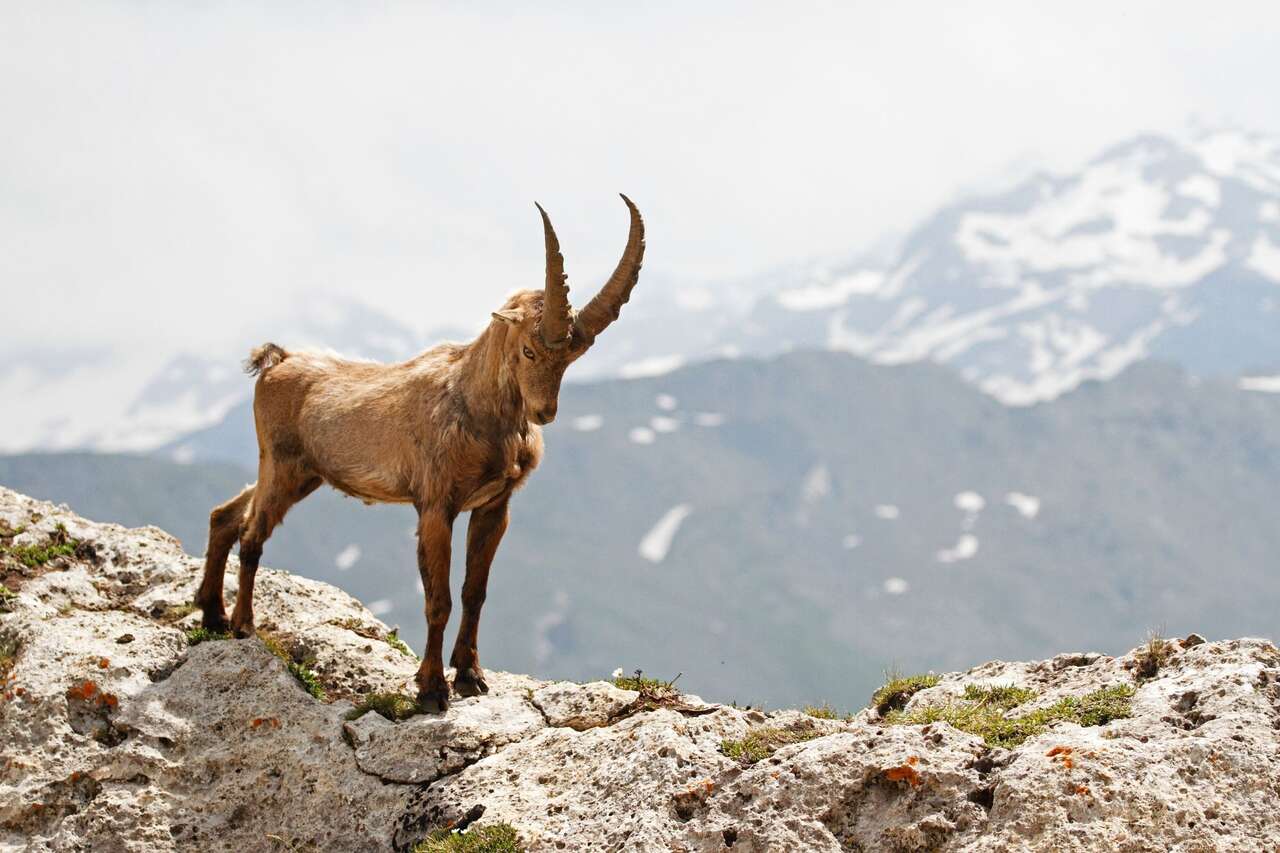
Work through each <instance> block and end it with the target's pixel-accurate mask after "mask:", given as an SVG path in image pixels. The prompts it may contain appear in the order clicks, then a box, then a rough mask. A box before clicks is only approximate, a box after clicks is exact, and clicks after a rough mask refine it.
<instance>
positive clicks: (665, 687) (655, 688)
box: [613, 669, 680, 696]
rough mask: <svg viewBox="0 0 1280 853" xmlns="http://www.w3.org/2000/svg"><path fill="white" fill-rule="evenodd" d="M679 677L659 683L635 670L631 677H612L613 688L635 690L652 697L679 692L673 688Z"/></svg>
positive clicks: (659, 681)
mask: <svg viewBox="0 0 1280 853" xmlns="http://www.w3.org/2000/svg"><path fill="white" fill-rule="evenodd" d="M679 678H680V676H678V675H677V676H676V677H675V678H673V679H671V680H670V681H661V680H659V679H657V678H649V677H647V676H646V675H645V674H644V672H643V671H642V670H639V669H637V670H636V671H635V672H634V673H633V674H631V675H619V676H616V677H614V679H613V686H614V687H619V688H621V689H623V690H635V691H636V692H638V693H641V694H648V695H654V696H669V695H671V694H673V693H678V692H679V691H678V690H676V688H675V683H676V680H677V679H679Z"/></svg>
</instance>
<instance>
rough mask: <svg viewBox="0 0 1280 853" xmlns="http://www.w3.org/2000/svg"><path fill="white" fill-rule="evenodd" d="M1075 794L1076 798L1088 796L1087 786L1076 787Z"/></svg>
mask: <svg viewBox="0 0 1280 853" xmlns="http://www.w3.org/2000/svg"><path fill="white" fill-rule="evenodd" d="M1076 794H1077V795H1078V796H1081V797H1084V796H1088V794H1089V786H1088V785H1076Z"/></svg>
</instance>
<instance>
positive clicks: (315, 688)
mask: <svg viewBox="0 0 1280 853" xmlns="http://www.w3.org/2000/svg"><path fill="white" fill-rule="evenodd" d="M258 637H259V639H261V640H262V645H264V646H266V648H267V651H269V652H271V654H273V655H275V656H276V657H278V658H280V660H281V661H283V662H284V665H285V669H287V670H289V674H290V675H292V676H293V677H294V678H296V679H297V680H298V683H299V684H301V685H302V689H303V690H306V691H307V692H308V693H310V694H311V695H312V696H314V697H315V698H316V699H319V700H320V701H321V702H323V701H325V700H326V699H327V698H328V697H327V696H326V695H325V692H324V685H322V684H321V683H320V676H318V675H316V673H315V670H313V669H312V668H311V666H312V665H313V664H314V663H315V662H316V660H315V658H314V657H310V658H306V659H304V660H295V659H294V657H293V655H291V654H289V653H288V652H287V651H285V649H284V645H283V644H282V643H281V642H280V640H279V638H277V637H275V636H273V635H271V634H267V633H263V632H261V631H260V632H258Z"/></svg>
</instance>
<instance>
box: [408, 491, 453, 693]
mask: <svg viewBox="0 0 1280 853" xmlns="http://www.w3.org/2000/svg"><path fill="white" fill-rule="evenodd" d="M452 534H453V520H452V519H450V518H446V517H445V516H444V515H443V514H441V513H439V512H437V511H434V510H431V509H424V510H422V511H420V513H419V515H418V571H419V573H421V575H422V588H423V590H424V591H425V592H426V598H427V606H426V613H427V649H426V654H424V655H423V657H422V666H420V667H418V676H417V682H418V703H419V704H420V705H421V706H422V708H423V710H425V711H427V712H429V713H441V712H443V711H444V710H445V709H446V708H448V707H449V682H447V681H445V678H444V661H443V659H442V649H443V646H444V628H445V625H446V624H447V623H448V621H449V611H450V609H451V608H452V606H453V602H452V600H451V599H450V596H449V557H450V539H451V538H452Z"/></svg>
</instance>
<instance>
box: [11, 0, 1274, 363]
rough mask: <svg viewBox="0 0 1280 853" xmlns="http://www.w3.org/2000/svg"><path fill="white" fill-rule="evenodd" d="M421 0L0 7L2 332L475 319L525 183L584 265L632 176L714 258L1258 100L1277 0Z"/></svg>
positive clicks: (691, 245) (759, 258) (510, 255)
mask: <svg viewBox="0 0 1280 853" xmlns="http://www.w3.org/2000/svg"><path fill="white" fill-rule="evenodd" d="M534 5H537V6H538V7H540V8H543V9H547V10H550V11H542V12H539V13H538V14H533V13H532V12H530V11H528V9H529V8H530V7H532V6H534ZM375 6H376V8H375ZM695 6H696V11H691V9H692V8H694V7H695ZM427 7H428V4H426V3H412V4H403V5H401V4H395V3H379V4H370V3H359V4H358V3H343V4H327V3H322V2H314V0H308V2H297V3H285V2H271V3H263V2H260V3H194V2H191V3H184V2H142V1H141V0H139V2H129V3H108V2H94V3H87V4H84V5H78V4H73V3H56V2H49V0H31V2H25V3H23V2H7V3H4V4H3V6H0V33H2V34H3V35H2V37H0V38H2V41H3V48H2V49H0V116H2V119H0V120H2V121H3V125H2V130H3V132H0V235H2V236H0V288H2V289H3V293H2V294H0V296H2V297H3V301H0V305H2V306H3V309H2V313H3V314H4V315H5V316H6V320H5V322H4V323H3V326H0V328H2V329H3V332H0V354H5V353H8V354H10V355H12V354H13V353H14V352H15V351H21V350H23V349H26V348H28V347H31V346H40V347H43V348H47V347H50V346H53V347H57V346H60V345H64V344H65V345H70V343H71V342H75V343H76V344H77V345H80V346H97V345H109V346H135V345H138V342H140V341H146V342H148V343H149V344H151V345H153V346H156V347H174V346H182V347H184V348H186V347H190V346H192V345H193V344H194V345H198V344H201V343H203V342H209V341H214V340H216V339H218V337H219V336H220V335H224V334H225V330H226V329H227V328H228V324H240V323H242V322H243V321H244V318H245V317H246V316H251V315H253V314H255V313H259V312H267V313H275V312H280V311H285V310H288V306H289V305H290V304H292V302H293V301H294V300H296V299H298V298H299V296H298V294H299V293H300V292H305V288H307V287H323V288H326V289H332V290H339V291H344V292H348V293H352V294H355V295H357V296H359V297H360V298H362V299H365V300H367V301H368V302H370V303H371V304H374V305H376V306H378V307H380V308H382V309H384V310H390V311H391V312H392V313H394V314H395V315H396V316H398V317H400V318H401V319H402V320H404V321H406V322H408V323H409V324H410V325H413V326H415V327H418V328H424V329H425V328H427V327H431V326H436V325H440V324H442V323H446V322H455V323H462V324H463V325H466V326H474V325H475V324H476V322H477V320H478V319H479V318H483V317H484V316H485V313H486V312H487V311H488V310H490V309H491V308H492V307H495V306H496V304H497V302H498V301H499V300H500V299H501V298H502V296H503V295H504V294H505V293H506V292H507V291H509V290H510V289H512V288H515V287H522V286H539V285H540V283H541V265H542V249H541V235H540V232H539V226H538V220H537V217H536V212H535V211H534V208H533V205H532V202H533V200H534V199H537V200H539V201H541V202H542V203H543V204H544V205H545V206H546V207H547V209H548V210H549V211H550V213H551V214H552V216H553V218H554V221H555V222H556V226H557V229H558V230H559V232H560V236H561V242H562V244H563V246H564V249H565V254H566V257H567V259H568V270H569V274H570V282H571V283H572V284H574V285H575V291H574V292H575V294H581V293H583V292H584V291H585V290H587V289H588V287H589V286H591V285H593V284H594V283H595V282H597V281H598V280H599V279H600V278H601V277H602V276H603V275H605V274H607V271H608V269H610V268H611V267H612V264H613V262H614V260H615V259H616V257H617V254H618V252H619V250H620V249H621V246H622V243H623V241H624V239H625V228H626V217H625V213H624V209H623V207H622V205H621V202H619V201H618V200H617V198H616V196H615V193H616V192H618V191H620V190H621V191H625V192H627V193H628V194H629V195H631V196H632V198H634V199H635V200H636V201H637V202H638V203H639V205H640V207H641V209H642V210H643V211H644V212H645V214H646V219H647V221H648V223H649V254H648V258H647V259H646V261H647V262H646V269H647V270H649V271H651V272H658V273H661V274H664V275H667V276H671V277H676V278H689V279H701V278H724V277H731V276H734V275H739V274H748V273H753V272H759V271H761V270H763V269H767V268H769V267H771V266H774V265H777V264H780V263H785V262H787V261H792V260H798V259H801V258H805V257H810V256H814V255H832V254H835V255H842V254H845V255H847V254H852V253H854V252H856V251H858V250H860V249H861V248H864V247H866V246H868V245H869V244H871V243H872V242H873V241H875V240H876V238H877V237H879V236H881V235H882V234H884V233H885V232H888V231H900V230H902V229H904V228H907V227H909V226H910V225H911V224H912V223H913V221H914V220H915V218H916V217H918V216H921V215H923V214H925V213H927V212H928V211H929V210H930V209H931V208H932V207H933V206H935V205H936V204H938V203H939V202H941V201H944V200H946V199H948V198H950V197H951V196H953V194H954V193H955V192H956V191H957V189H958V188H960V187H962V186H965V185H970V184H972V183H973V182H974V181H975V180H978V179H981V178H983V177H984V176H992V175H995V174H998V173H1000V171H1001V170H1002V169H1004V168H1005V167H1007V165H1008V164H1009V163H1011V162H1013V161H1017V160H1025V159H1027V158H1028V157H1031V158H1033V159H1035V160H1036V161H1037V162H1040V163H1043V164H1046V165H1049V166H1051V167H1058V168H1061V167H1066V166H1070V165H1073V164H1075V163H1076V162H1077V161H1079V160H1081V159H1084V158H1086V157H1088V156H1091V155H1092V154H1093V153H1095V152H1096V151H1097V150H1098V149H1099V148H1101V147H1103V146H1106V145H1108V144H1110V143H1112V142H1115V141H1118V140H1119V139H1121V138H1123V137H1124V136H1126V135H1129V134H1131V133H1134V132H1137V131H1140V130H1149V129H1155V130H1170V129H1178V128H1180V127H1182V126H1183V124H1184V123H1185V120H1186V119H1187V118H1188V117H1189V116H1191V115H1198V116H1201V117H1203V118H1205V119H1208V120H1210V121H1219V120H1227V121H1231V122H1234V123H1237V124H1239V125H1241V126H1244V127H1248V128H1251V129H1256V130H1263V131H1269V132H1275V131H1277V130H1278V129H1280V99H1278V98H1276V97H1275V88H1274V83H1275V81H1276V80H1280V49H1277V45H1278V44H1280V42H1278V41H1277V35H1278V34H1280V5H1277V4H1275V3H1258V4H1236V3H1226V2H1218V3H1213V4H1205V3H1203V2H1192V3H1171V2H1150V3H1138V2H1125V3H1117V2H1114V0H1111V2H1105V3H1084V2H1075V3H1070V4H1067V3H1028V2H1025V0H1021V2H1008V3H962V2H946V3H943V2H933V3H901V2H899V3H876V4H866V3H852V2H843V3H798V2H791V3H786V4H781V3H769V4H759V5H755V6H752V5H748V4H744V3H736V2H735V3H700V4H692V3H687V2H684V3H643V4H642V3H625V4H611V3H602V2H583V3H567V2H564V3H554V4H551V3H540V4H524V3H507V4H500V3H497V4H495V3H489V4H471V3H453V4H432V8H430V9H429V8H427ZM471 7H476V8H474V9H473V8H471ZM480 7H483V9H481V8H480ZM638 295H639V293H638Z"/></svg>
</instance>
